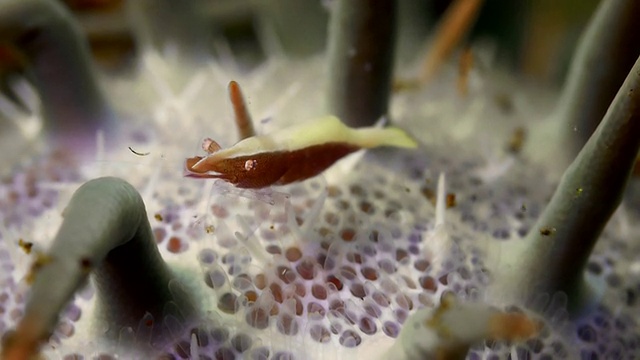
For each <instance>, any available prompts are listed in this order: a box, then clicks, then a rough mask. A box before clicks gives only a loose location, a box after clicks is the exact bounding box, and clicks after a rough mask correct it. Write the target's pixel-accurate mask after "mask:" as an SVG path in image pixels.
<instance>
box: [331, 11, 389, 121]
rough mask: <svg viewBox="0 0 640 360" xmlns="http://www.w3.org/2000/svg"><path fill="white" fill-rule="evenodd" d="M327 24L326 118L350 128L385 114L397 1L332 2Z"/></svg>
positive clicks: (386, 110)
mask: <svg viewBox="0 0 640 360" xmlns="http://www.w3.org/2000/svg"><path fill="white" fill-rule="evenodd" d="M335 2H336V3H335V4H333V5H332V6H333V8H332V13H331V20H330V24H329V45H328V46H329V47H328V48H329V51H328V56H329V63H328V71H329V74H328V76H329V84H328V88H327V92H326V101H327V107H328V111H329V113H331V114H333V115H336V116H337V117H339V118H340V119H342V120H343V121H344V122H345V124H347V125H349V126H354V127H360V126H371V125H373V124H374V123H376V121H378V120H379V119H380V117H382V116H384V115H386V114H387V112H388V106H389V96H390V92H391V75H392V71H393V58H394V47H395V32H396V7H397V4H396V1H393V0H336V1H335Z"/></svg>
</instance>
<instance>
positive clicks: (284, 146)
mask: <svg viewBox="0 0 640 360" xmlns="http://www.w3.org/2000/svg"><path fill="white" fill-rule="evenodd" d="M377 146H396V147H408V148H411V147H416V146H417V144H416V142H415V141H414V140H413V139H411V138H410V137H409V136H407V134H406V133H404V132H403V131H402V130H400V129H398V128H393V127H388V128H373V127H370V128H358V129H353V128H349V127H347V126H346V125H344V124H343V123H342V122H341V121H340V120H339V119H338V118H336V117H333V116H330V117H325V118H322V119H320V120H318V121H316V122H313V123H310V124H302V125H297V126H293V127H291V128H287V129H284V130H281V131H279V132H276V133H273V134H270V135H260V136H253V137H250V138H246V139H244V140H242V141H240V142H238V143H236V144H235V145H234V146H232V147H230V148H227V149H222V150H218V151H216V152H213V153H212V154H210V155H208V156H206V157H201V156H196V157H193V158H189V159H187V161H186V167H187V176H190V177H199V178H219V179H223V180H225V181H228V182H230V183H232V184H234V185H236V186H238V187H242V188H263V187H267V186H271V185H286V184H290V183H293V182H296V181H302V180H306V179H309V178H311V177H314V176H316V175H318V174H320V173H321V172H323V171H324V170H326V169H327V168H328V167H330V166H331V165H333V163H335V162H336V161H338V160H339V159H340V158H342V157H344V156H346V155H348V154H350V153H352V152H355V151H357V150H359V149H367V148H373V147H377Z"/></svg>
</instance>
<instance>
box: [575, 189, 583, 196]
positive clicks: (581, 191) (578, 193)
mask: <svg viewBox="0 0 640 360" xmlns="http://www.w3.org/2000/svg"><path fill="white" fill-rule="evenodd" d="M583 192H584V189H583V188H581V187H579V188H577V189H576V197H577V198H578V197H580V196H582V193H583Z"/></svg>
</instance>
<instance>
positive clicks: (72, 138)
mask: <svg viewBox="0 0 640 360" xmlns="http://www.w3.org/2000/svg"><path fill="white" fill-rule="evenodd" d="M0 38H2V39H4V40H6V41H8V42H9V43H10V44H12V45H13V46H15V47H16V48H17V49H18V51H20V52H22V53H23V54H24V55H25V56H26V58H27V61H28V64H29V66H28V67H27V71H28V73H29V75H30V76H31V77H32V79H33V81H34V82H35V84H36V87H37V88H38V91H39V94H40V97H41V100H42V107H43V111H44V115H45V116H44V118H45V120H46V121H45V124H44V128H45V131H46V133H47V134H48V135H51V136H53V138H54V139H56V140H58V141H59V143H61V144H63V145H64V146H66V147H68V146H69V145H71V146H73V145H78V146H82V145H86V144H84V143H83V142H87V141H91V142H92V141H93V140H94V139H95V133H96V130H98V129H101V128H103V129H104V130H109V129H110V126H111V124H110V122H111V121H112V119H113V117H112V115H111V108H110V107H109V105H108V103H107V101H106V100H105V98H104V96H103V94H102V92H101V90H100V88H99V86H98V82H97V79H96V75H95V70H94V68H93V64H92V62H91V60H90V55H89V47H88V44H87V41H86V39H85V38H84V36H83V35H82V34H81V30H80V29H79V27H78V25H77V24H76V22H75V20H74V19H73V18H72V15H71V14H70V13H69V12H68V11H67V10H66V9H65V7H64V6H63V5H62V4H60V3H59V2H57V1H50V0H6V1H2V2H0Z"/></svg>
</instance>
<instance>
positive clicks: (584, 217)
mask: <svg viewBox="0 0 640 360" xmlns="http://www.w3.org/2000/svg"><path fill="white" fill-rule="evenodd" d="M639 148H640V58H638V60H637V61H636V63H635V65H634V66H633V68H632V70H631V72H630V73H629V75H628V76H627V79H626V80H625V82H624V84H623V85H622V88H621V89H620V91H618V94H617V95H616V97H615V99H614V100H613V103H612V104H611V106H610V107H609V110H608V111H607V114H606V115H605V117H604V119H603V120H602V122H601V123H600V125H599V126H598V128H597V129H596V131H595V132H594V134H593V135H592V136H591V138H590V139H589V141H588V142H587V143H586V144H585V146H584V147H583V148H582V151H580V153H579V154H578V156H577V157H576V159H575V160H574V161H573V163H572V164H571V165H570V166H569V167H568V168H567V170H566V171H565V173H564V175H563V176H562V179H561V181H560V184H559V185H558V187H557V188H556V191H555V193H554V194H553V196H552V198H551V201H550V202H549V204H548V205H547V207H546V208H545V210H544V211H543V212H542V214H541V216H540V218H539V219H538V221H537V222H536V225H535V226H534V227H533V228H532V230H531V231H530V232H529V234H528V235H527V237H526V238H525V239H524V241H522V242H519V243H515V244H507V246H505V248H504V249H503V250H502V257H504V259H505V262H503V263H501V264H499V265H498V266H499V268H498V271H497V274H496V275H497V277H498V279H497V280H496V282H495V286H496V289H494V290H495V291H493V294H495V295H496V296H498V297H502V298H503V299H505V298H513V297H516V298H520V299H524V300H527V299H528V298H530V297H531V296H532V295H534V294H539V293H541V292H543V293H547V294H553V293H554V292H558V291H562V292H565V293H566V294H567V295H568V296H569V300H570V302H571V304H570V307H571V308H572V309H573V310H579V307H581V306H582V304H584V302H585V301H586V300H588V298H587V297H585V295H586V293H583V292H582V291H584V290H585V289H588V287H585V282H584V268H585V265H586V262H587V260H588V258H589V255H590V254H591V251H592V249H593V247H594V246H595V244H596V242H597V240H598V238H599V237H600V234H601V233H602V230H603V229H604V227H605V225H606V224H607V222H608V221H609V218H610V217H611V215H612V214H613V212H614V211H615V210H616V208H617V207H618V205H619V204H620V201H621V199H622V194H623V192H624V189H625V186H626V183H627V180H628V179H629V175H630V173H631V171H632V169H633V167H634V164H635V160H636V155H637V154H638V149H639ZM505 292H506V293H507V294H505Z"/></svg>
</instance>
